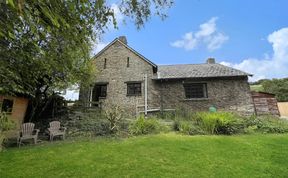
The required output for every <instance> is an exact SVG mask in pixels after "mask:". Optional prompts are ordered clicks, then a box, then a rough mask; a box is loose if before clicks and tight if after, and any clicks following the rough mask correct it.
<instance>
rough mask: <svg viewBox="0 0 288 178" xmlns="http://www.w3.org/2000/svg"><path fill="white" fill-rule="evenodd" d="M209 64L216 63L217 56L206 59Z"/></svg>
mask: <svg viewBox="0 0 288 178" xmlns="http://www.w3.org/2000/svg"><path fill="white" fill-rule="evenodd" d="M206 63H207V64H215V58H212V57H209V58H208V59H207V61H206Z"/></svg>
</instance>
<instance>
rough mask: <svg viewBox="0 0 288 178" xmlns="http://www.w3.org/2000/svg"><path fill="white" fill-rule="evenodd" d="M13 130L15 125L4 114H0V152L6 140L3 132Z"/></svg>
mask: <svg viewBox="0 0 288 178" xmlns="http://www.w3.org/2000/svg"><path fill="white" fill-rule="evenodd" d="M13 128H15V123H14V122H13V121H12V120H10V119H9V118H8V117H7V115H6V113H0V151H1V150H2V148H3V142H4V141H5V138H6V137H5V132H6V131H9V130H11V129H13Z"/></svg>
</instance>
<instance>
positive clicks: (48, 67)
mask: <svg viewBox="0 0 288 178" xmlns="http://www.w3.org/2000/svg"><path fill="white" fill-rule="evenodd" d="M161 1H163V2H164V1H165V2H166V1H167V2H168V1H169V2H170V0H157V1H151V2H154V3H155V4H159V2H161ZM137 2H138V3H136V4H135V3H134V5H133V7H134V10H133V9H132V11H131V9H130V8H129V7H130V6H129V3H131V2H130V1H126V0H120V3H118V4H119V8H120V9H123V10H122V11H123V12H124V11H125V8H126V10H127V12H129V13H127V15H128V17H133V18H134V15H135V17H137V18H136V19H137V20H136V22H135V23H136V24H138V25H137V27H140V26H142V25H143V22H144V21H143V20H141V19H147V18H148V16H150V13H147V12H150V10H149V8H153V7H152V6H151V3H150V1H149V0H142V1H137ZM148 2H149V3H148ZM121 4H123V5H124V6H122V8H121V7H120V6H121ZM168 4H169V3H164V4H163V6H162V7H164V6H167V5H168ZM157 7H160V6H157ZM127 8H129V10H128V9H127ZM111 19H112V21H113V24H114V27H115V28H116V27H117V21H116V18H115V14H114V11H113V9H112V7H111V4H108V3H107V2H106V1H105V0H82V1H47V0H29V1H28V0H17V1H16V0H6V1H3V2H2V1H1V2H0V87H1V90H0V92H1V93H5V94H24V95H28V96H32V97H34V98H41V99H42V98H47V95H49V94H51V93H53V92H54V91H58V90H59V89H63V88H66V87H68V86H71V85H75V84H79V83H82V84H86V85H89V83H90V82H93V78H95V73H96V72H95V71H96V69H95V66H94V65H91V60H90V51H91V47H92V43H95V41H92V40H93V39H95V38H96V37H100V36H101V35H102V34H103V33H104V32H105V30H106V29H107V26H108V25H109V24H108V23H109V21H111ZM138 19H139V20H138Z"/></svg>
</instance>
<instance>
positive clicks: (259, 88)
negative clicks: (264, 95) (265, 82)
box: [250, 85, 264, 92]
mask: <svg viewBox="0 0 288 178" xmlns="http://www.w3.org/2000/svg"><path fill="white" fill-rule="evenodd" d="M250 90H251V91H256V92H258V91H264V88H263V86H262V85H250Z"/></svg>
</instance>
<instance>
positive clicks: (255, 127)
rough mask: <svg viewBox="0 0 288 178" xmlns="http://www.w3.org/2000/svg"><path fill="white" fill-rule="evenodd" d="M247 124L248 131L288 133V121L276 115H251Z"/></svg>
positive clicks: (246, 130)
mask: <svg viewBox="0 0 288 178" xmlns="http://www.w3.org/2000/svg"><path fill="white" fill-rule="evenodd" d="M245 124H246V129H245V132H246V133H254V132H256V133H288V121H287V120H284V119H280V118H278V117H275V116H269V115H266V116H258V117H256V116H251V117H249V118H246V119H245Z"/></svg>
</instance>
